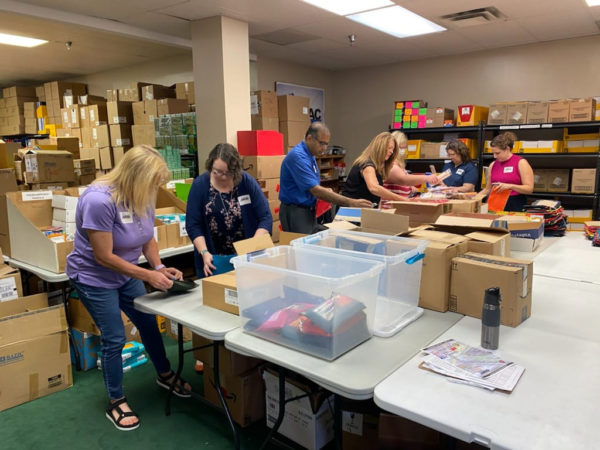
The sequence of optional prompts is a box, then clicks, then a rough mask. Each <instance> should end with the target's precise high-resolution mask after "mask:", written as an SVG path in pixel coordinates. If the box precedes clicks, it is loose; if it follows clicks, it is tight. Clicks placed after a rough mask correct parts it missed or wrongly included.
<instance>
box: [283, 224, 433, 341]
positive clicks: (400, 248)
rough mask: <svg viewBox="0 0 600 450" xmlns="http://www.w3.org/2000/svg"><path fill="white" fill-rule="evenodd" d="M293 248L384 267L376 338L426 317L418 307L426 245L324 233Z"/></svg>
mask: <svg viewBox="0 0 600 450" xmlns="http://www.w3.org/2000/svg"><path fill="white" fill-rule="evenodd" d="M291 245H292V246H293V247H294V248H298V247H308V248H313V249H315V250H317V251H321V252H329V253H335V254H343V255H345V256H355V257H361V258H365V259H367V260H372V261H381V262H382V263H383V264H385V269H384V272H383V274H382V276H381V279H380V282H379V288H378V291H377V306H376V314H375V329H374V334H375V335H376V336H381V337H389V336H393V335H394V334H395V333H397V332H398V331H399V330H401V329H402V328H403V327H404V326H406V325H408V324H409V323H411V322H412V321H414V320H416V319H418V318H419V317H420V316H421V315H422V314H423V309H421V308H419V307H418V306H417V305H418V304H419V289H420V286H421V269H422V267H423V261H422V260H423V258H424V257H425V247H426V246H427V241H423V240H419V239H408V238H401V237H397V236H386V235H383V234H373V233H361V232H358V231H343V230H325V231H321V232H320V233H316V234H312V235H310V236H305V237H302V238H299V239H295V240H293V241H292V242H291Z"/></svg>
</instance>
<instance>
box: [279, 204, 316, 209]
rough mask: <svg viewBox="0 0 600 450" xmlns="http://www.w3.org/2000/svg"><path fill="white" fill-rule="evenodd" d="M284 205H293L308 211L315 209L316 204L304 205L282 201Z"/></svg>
mask: <svg viewBox="0 0 600 450" xmlns="http://www.w3.org/2000/svg"><path fill="white" fill-rule="evenodd" d="M282 205H285V206H295V207H296V208H302V209H308V210H309V211H315V210H316V206H306V205H293V204H291V203H282Z"/></svg>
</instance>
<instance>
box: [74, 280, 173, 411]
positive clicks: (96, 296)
mask: <svg viewBox="0 0 600 450" xmlns="http://www.w3.org/2000/svg"><path fill="white" fill-rule="evenodd" d="M71 285H72V286H73V287H74V288H75V289H76V290H77V293H78V294H79V298H80V299H81V301H82V303H83V304H84V305H85V307H86V308H87V310H88V311H89V313H90V315H91V316H92V318H93V319H94V322H96V325H97V326H98V328H99V329H100V332H101V333H102V335H101V336H100V345H101V349H102V374H103V375H104V384H105V385H106V390H107V391H108V396H109V398H110V399H111V400H117V399H120V398H122V397H123V384H122V382H123V365H122V364H123V363H122V360H121V351H122V350H123V346H124V345H125V328H124V327H123V320H122V319H121V310H122V311H123V312H124V313H125V314H126V315H127V317H129V319H130V320H131V321H132V322H133V324H134V325H135V326H136V328H137V329H138V331H139V332H140V336H141V337H142V343H143V344H144V347H146V351H147V352H148V356H150V360H151V361H152V363H153V364H154V368H155V369H156V371H157V372H158V373H159V374H160V373H165V372H169V371H170V370H171V366H170V364H169V360H168V359H167V354H166V353H165V347H164V344H163V341H162V336H161V334H160V331H159V330H158V326H157V324H156V316H155V315H152V314H147V313H143V312H141V311H138V310H136V309H135V307H134V306H133V299H134V298H136V297H140V296H142V295H145V294H146V289H145V288H144V283H142V282H141V281H140V280H136V279H133V278H132V279H130V280H129V281H128V282H127V283H125V284H124V285H123V286H121V287H120V288H118V289H107V288H100V287H96V286H89V285H87V284H82V283H79V282H78V281H76V280H73V279H72V280H71Z"/></svg>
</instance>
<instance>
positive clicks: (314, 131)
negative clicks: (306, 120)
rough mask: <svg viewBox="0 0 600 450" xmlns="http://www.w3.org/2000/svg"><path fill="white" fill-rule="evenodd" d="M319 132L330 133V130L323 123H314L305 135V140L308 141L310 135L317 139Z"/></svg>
mask: <svg viewBox="0 0 600 450" xmlns="http://www.w3.org/2000/svg"><path fill="white" fill-rule="evenodd" d="M319 132H324V133H329V128H328V127H327V125H325V124H324V123H323V122H313V123H311V124H310V126H309V127H308V130H306V133H304V139H306V138H307V137H308V136H309V135H310V136H312V138H313V139H317V137H318V134H319Z"/></svg>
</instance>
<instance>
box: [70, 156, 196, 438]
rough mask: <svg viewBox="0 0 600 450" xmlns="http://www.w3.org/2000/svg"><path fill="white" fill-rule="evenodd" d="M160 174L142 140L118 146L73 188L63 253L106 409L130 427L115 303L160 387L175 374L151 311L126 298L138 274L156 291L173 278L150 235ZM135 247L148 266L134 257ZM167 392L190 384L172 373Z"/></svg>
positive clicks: (137, 287) (137, 284)
mask: <svg viewBox="0 0 600 450" xmlns="http://www.w3.org/2000/svg"><path fill="white" fill-rule="evenodd" d="M168 179H169V171H168V169H167V166H166V164H165V161H164V160H163V159H162V158H161V156H160V154H159V153H158V152H157V151H156V150H155V149H153V148H151V147H148V146H145V145H142V146H137V147H134V148H132V149H131V150H129V151H128V152H127V153H125V156H124V157H123V159H122V160H121V161H120V162H119V164H118V165H117V166H116V167H115V168H114V169H113V170H112V171H111V172H110V173H108V174H107V175H104V176H103V177H101V178H99V179H97V180H96V181H95V182H94V183H93V184H92V185H91V186H90V187H88V188H87V189H86V190H85V192H84V193H83V194H82V195H81V197H80V199H79V202H78V203H77V212H76V216H75V221H76V232H75V243H74V247H73V252H72V253H71V254H69V256H68V257H67V270H66V272H67V275H68V276H69V278H70V280H71V285H72V286H73V287H74V288H75V289H76V291H77V293H78V294H79V298H80V299H81V301H82V302H83V304H84V305H85V307H86V308H87V310H88V311H89V312H90V314H91V316H92V318H93V319H94V321H95V322H96V324H97V325H98V328H100V331H101V332H102V336H101V338H100V342H101V349H102V373H103V376H104V384H105V386H106V389H107V390H108V397H109V403H108V407H107V408H106V417H107V418H108V419H109V420H110V421H111V422H112V423H113V424H114V425H115V427H117V429H119V430H123V431H129V430H133V429H135V428H137V427H138V426H139V425H140V421H139V418H138V416H137V415H136V413H134V412H133V411H132V410H131V408H130V407H129V405H128V404H127V400H126V398H125V396H124V395H123V386H122V379H123V368H122V360H121V351H122V349H123V346H124V344H125V330H124V327H123V322H122V319H121V311H123V312H124V313H125V314H126V315H127V316H128V317H129V318H130V319H131V321H132V322H133V323H134V325H135V326H136V327H137V329H138V330H139V332H140V335H141V337H142V342H143V343H144V346H145V347H146V351H147V352H148V355H149V356H150V359H151V360H152V363H153V364H154V367H155V368H156V371H157V373H158V377H157V380H156V381H157V383H158V384H159V385H160V386H162V387H164V388H166V389H168V388H169V387H170V385H171V384H172V383H173V382H174V381H175V380H174V379H175V373H174V372H173V371H172V370H171V367H170V364H169V360H168V359H167V356H166V353H165V348H164V346H163V342H162V338H161V335H160V332H159V331H158V327H157V326H156V317H155V316H154V315H150V314H146V313H142V312H140V311H137V310H136V309H135V308H134V306H133V300H134V298H136V297H139V296H141V295H144V294H146V289H145V288H144V283H143V282H144V281H146V282H147V283H149V284H150V285H151V286H153V287H154V288H156V289H160V290H163V291H164V290H166V289H168V288H170V287H171V286H172V285H173V281H172V280H173V279H181V272H180V271H179V270H177V269H174V268H167V267H165V265H164V264H162V263H161V261H160V257H159V255H158V245H157V243H156V241H155V240H154V205H155V203H156V194H157V191H158V187H159V186H160V185H161V184H163V183H165V182H166V181H167V180H168ZM142 253H143V254H144V256H145V257H146V259H147V260H148V262H149V264H150V266H151V267H153V269H144V268H142V267H139V266H138V265H137V261H138V258H139V257H140V255H141V254H142ZM173 392H174V393H175V394H176V395H178V396H180V397H190V396H191V387H190V386H189V384H186V383H185V382H184V381H183V380H181V379H180V380H179V381H178V382H177V383H175V388H174V391H173Z"/></svg>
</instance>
